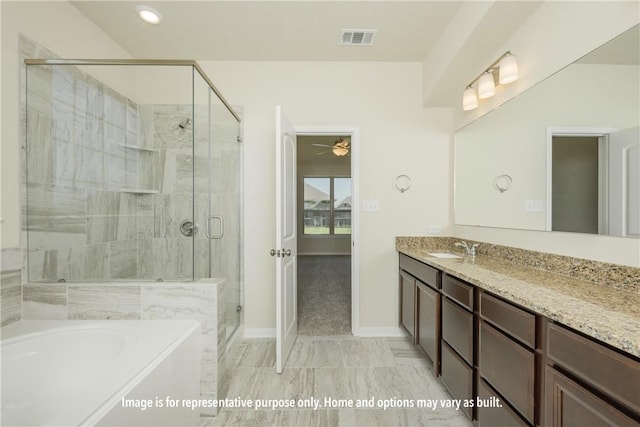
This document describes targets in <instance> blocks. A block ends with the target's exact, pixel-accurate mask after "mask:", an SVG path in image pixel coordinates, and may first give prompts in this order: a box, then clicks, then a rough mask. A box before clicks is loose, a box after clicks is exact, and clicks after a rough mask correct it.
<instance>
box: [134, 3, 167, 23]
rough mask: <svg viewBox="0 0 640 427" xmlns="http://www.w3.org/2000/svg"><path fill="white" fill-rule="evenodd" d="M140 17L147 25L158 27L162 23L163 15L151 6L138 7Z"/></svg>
mask: <svg viewBox="0 0 640 427" xmlns="http://www.w3.org/2000/svg"><path fill="white" fill-rule="evenodd" d="M136 12H138V16H139V17H140V19H142V20H143V21H144V22H146V23H147V24H152V25H157V24H159V23H161V22H162V15H161V14H160V12H158V11H157V10H155V9H153V8H151V7H149V6H142V5H140V6H136Z"/></svg>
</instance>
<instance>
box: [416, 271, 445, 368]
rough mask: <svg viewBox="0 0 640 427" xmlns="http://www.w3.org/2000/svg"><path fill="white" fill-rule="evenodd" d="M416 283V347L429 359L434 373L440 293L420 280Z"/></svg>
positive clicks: (436, 355)
mask: <svg viewBox="0 0 640 427" xmlns="http://www.w3.org/2000/svg"><path fill="white" fill-rule="evenodd" d="M416 283H417V285H418V293H417V298H418V301H417V304H418V319H417V321H416V323H417V324H418V330H417V332H416V340H417V345H418V347H419V348H420V349H421V350H422V351H423V352H424V353H425V354H426V355H427V356H428V357H429V359H431V361H432V362H433V369H434V371H435V373H436V375H437V374H438V373H439V372H440V369H439V367H440V357H439V345H438V344H439V343H440V294H439V293H438V292H436V291H434V290H433V289H431V288H430V287H428V286H426V285H424V284H423V283H421V282H416Z"/></svg>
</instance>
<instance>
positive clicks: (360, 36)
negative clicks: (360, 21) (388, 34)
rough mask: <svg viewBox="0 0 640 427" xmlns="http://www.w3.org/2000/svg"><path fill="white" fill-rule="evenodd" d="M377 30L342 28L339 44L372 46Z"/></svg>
mask: <svg viewBox="0 0 640 427" xmlns="http://www.w3.org/2000/svg"><path fill="white" fill-rule="evenodd" d="M377 31H378V30H342V37H341V39H340V44H341V45H345V46H372V45H373V39H374V38H375V35H376V32H377Z"/></svg>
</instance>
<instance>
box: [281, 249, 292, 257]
mask: <svg viewBox="0 0 640 427" xmlns="http://www.w3.org/2000/svg"><path fill="white" fill-rule="evenodd" d="M282 256H283V257H285V256H291V249H283V250H282Z"/></svg>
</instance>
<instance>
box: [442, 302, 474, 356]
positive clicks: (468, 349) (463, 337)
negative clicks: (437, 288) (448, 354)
mask: <svg viewBox="0 0 640 427" xmlns="http://www.w3.org/2000/svg"><path fill="white" fill-rule="evenodd" d="M442 338H443V339H444V340H445V341H446V342H447V343H448V344H449V345H450V346H451V347H452V348H453V349H454V350H455V351H457V352H458V353H459V354H460V356H462V357H463V358H464V360H466V361H467V363H468V364H470V365H473V314H472V313H469V312H468V311H466V310H464V309H463V308H461V307H459V306H458V305H457V304H455V303H453V302H451V301H450V300H449V299H448V298H442ZM443 357H444V356H443Z"/></svg>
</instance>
